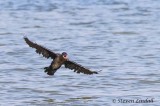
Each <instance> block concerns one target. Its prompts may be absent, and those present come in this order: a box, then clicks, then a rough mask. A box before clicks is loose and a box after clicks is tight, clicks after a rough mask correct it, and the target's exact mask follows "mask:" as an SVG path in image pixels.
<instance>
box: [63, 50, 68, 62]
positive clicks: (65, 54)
mask: <svg viewBox="0 0 160 106" xmlns="http://www.w3.org/2000/svg"><path fill="white" fill-rule="evenodd" d="M62 56H63V58H64V59H66V60H67V59H68V57H67V53H66V52H63V53H62Z"/></svg>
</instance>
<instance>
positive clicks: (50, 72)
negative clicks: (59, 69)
mask: <svg viewBox="0 0 160 106" xmlns="http://www.w3.org/2000/svg"><path fill="white" fill-rule="evenodd" d="M44 72H45V73H47V74H48V75H54V73H55V72H56V70H53V69H52V67H51V66H49V67H44Z"/></svg>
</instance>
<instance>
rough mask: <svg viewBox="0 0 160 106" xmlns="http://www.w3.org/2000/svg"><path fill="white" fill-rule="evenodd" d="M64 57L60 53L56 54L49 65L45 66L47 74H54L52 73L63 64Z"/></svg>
mask: <svg viewBox="0 0 160 106" xmlns="http://www.w3.org/2000/svg"><path fill="white" fill-rule="evenodd" d="M65 61H66V59H64V58H63V56H62V55H60V54H58V56H57V57H56V58H55V60H53V61H52V62H51V65H50V66H49V67H45V68H44V69H45V72H46V73H47V74H48V75H54V73H55V72H56V71H57V70H58V69H59V68H60V67H61V66H62V65H63V64H64V62H65Z"/></svg>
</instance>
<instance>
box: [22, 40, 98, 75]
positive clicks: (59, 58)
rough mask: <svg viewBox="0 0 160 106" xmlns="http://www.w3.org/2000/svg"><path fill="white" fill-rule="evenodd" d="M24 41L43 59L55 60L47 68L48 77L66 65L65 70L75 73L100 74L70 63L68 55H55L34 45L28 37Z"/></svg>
mask: <svg viewBox="0 0 160 106" xmlns="http://www.w3.org/2000/svg"><path fill="white" fill-rule="evenodd" d="M24 40H25V41H26V43H27V44H28V45H29V46H30V47H32V48H35V49H36V52H37V53H38V54H42V55H43V57H45V58H47V59H48V58H51V59H53V61H52V62H51V64H50V66H48V67H45V68H44V69H45V71H44V72H46V73H47V74H48V75H54V73H55V72H56V71H57V70H58V69H59V68H60V67H61V66H62V65H64V66H65V68H69V69H71V70H74V72H77V73H84V74H88V75H91V74H98V72H96V71H91V70H89V69H87V68H85V67H83V66H81V65H80V64H77V63H75V62H73V61H70V60H69V59H68V57H67V53H66V52H63V53H62V54H59V53H55V52H53V51H51V50H50V49H47V48H45V47H43V46H41V45H38V44H37V43H33V42H32V41H30V40H29V39H28V38H27V37H24Z"/></svg>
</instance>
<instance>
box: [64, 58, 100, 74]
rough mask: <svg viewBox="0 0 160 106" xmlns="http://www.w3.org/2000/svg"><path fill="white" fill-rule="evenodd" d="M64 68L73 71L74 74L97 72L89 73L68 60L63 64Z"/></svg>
mask: <svg viewBox="0 0 160 106" xmlns="http://www.w3.org/2000/svg"><path fill="white" fill-rule="evenodd" d="M64 65H65V68H69V69H71V70H74V72H77V73H84V74H89V75H91V74H98V72H96V71H91V70H89V69H87V68H84V67H83V66H81V65H79V64H77V63H75V62H73V61H70V60H67V61H66V62H65V63H64Z"/></svg>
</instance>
